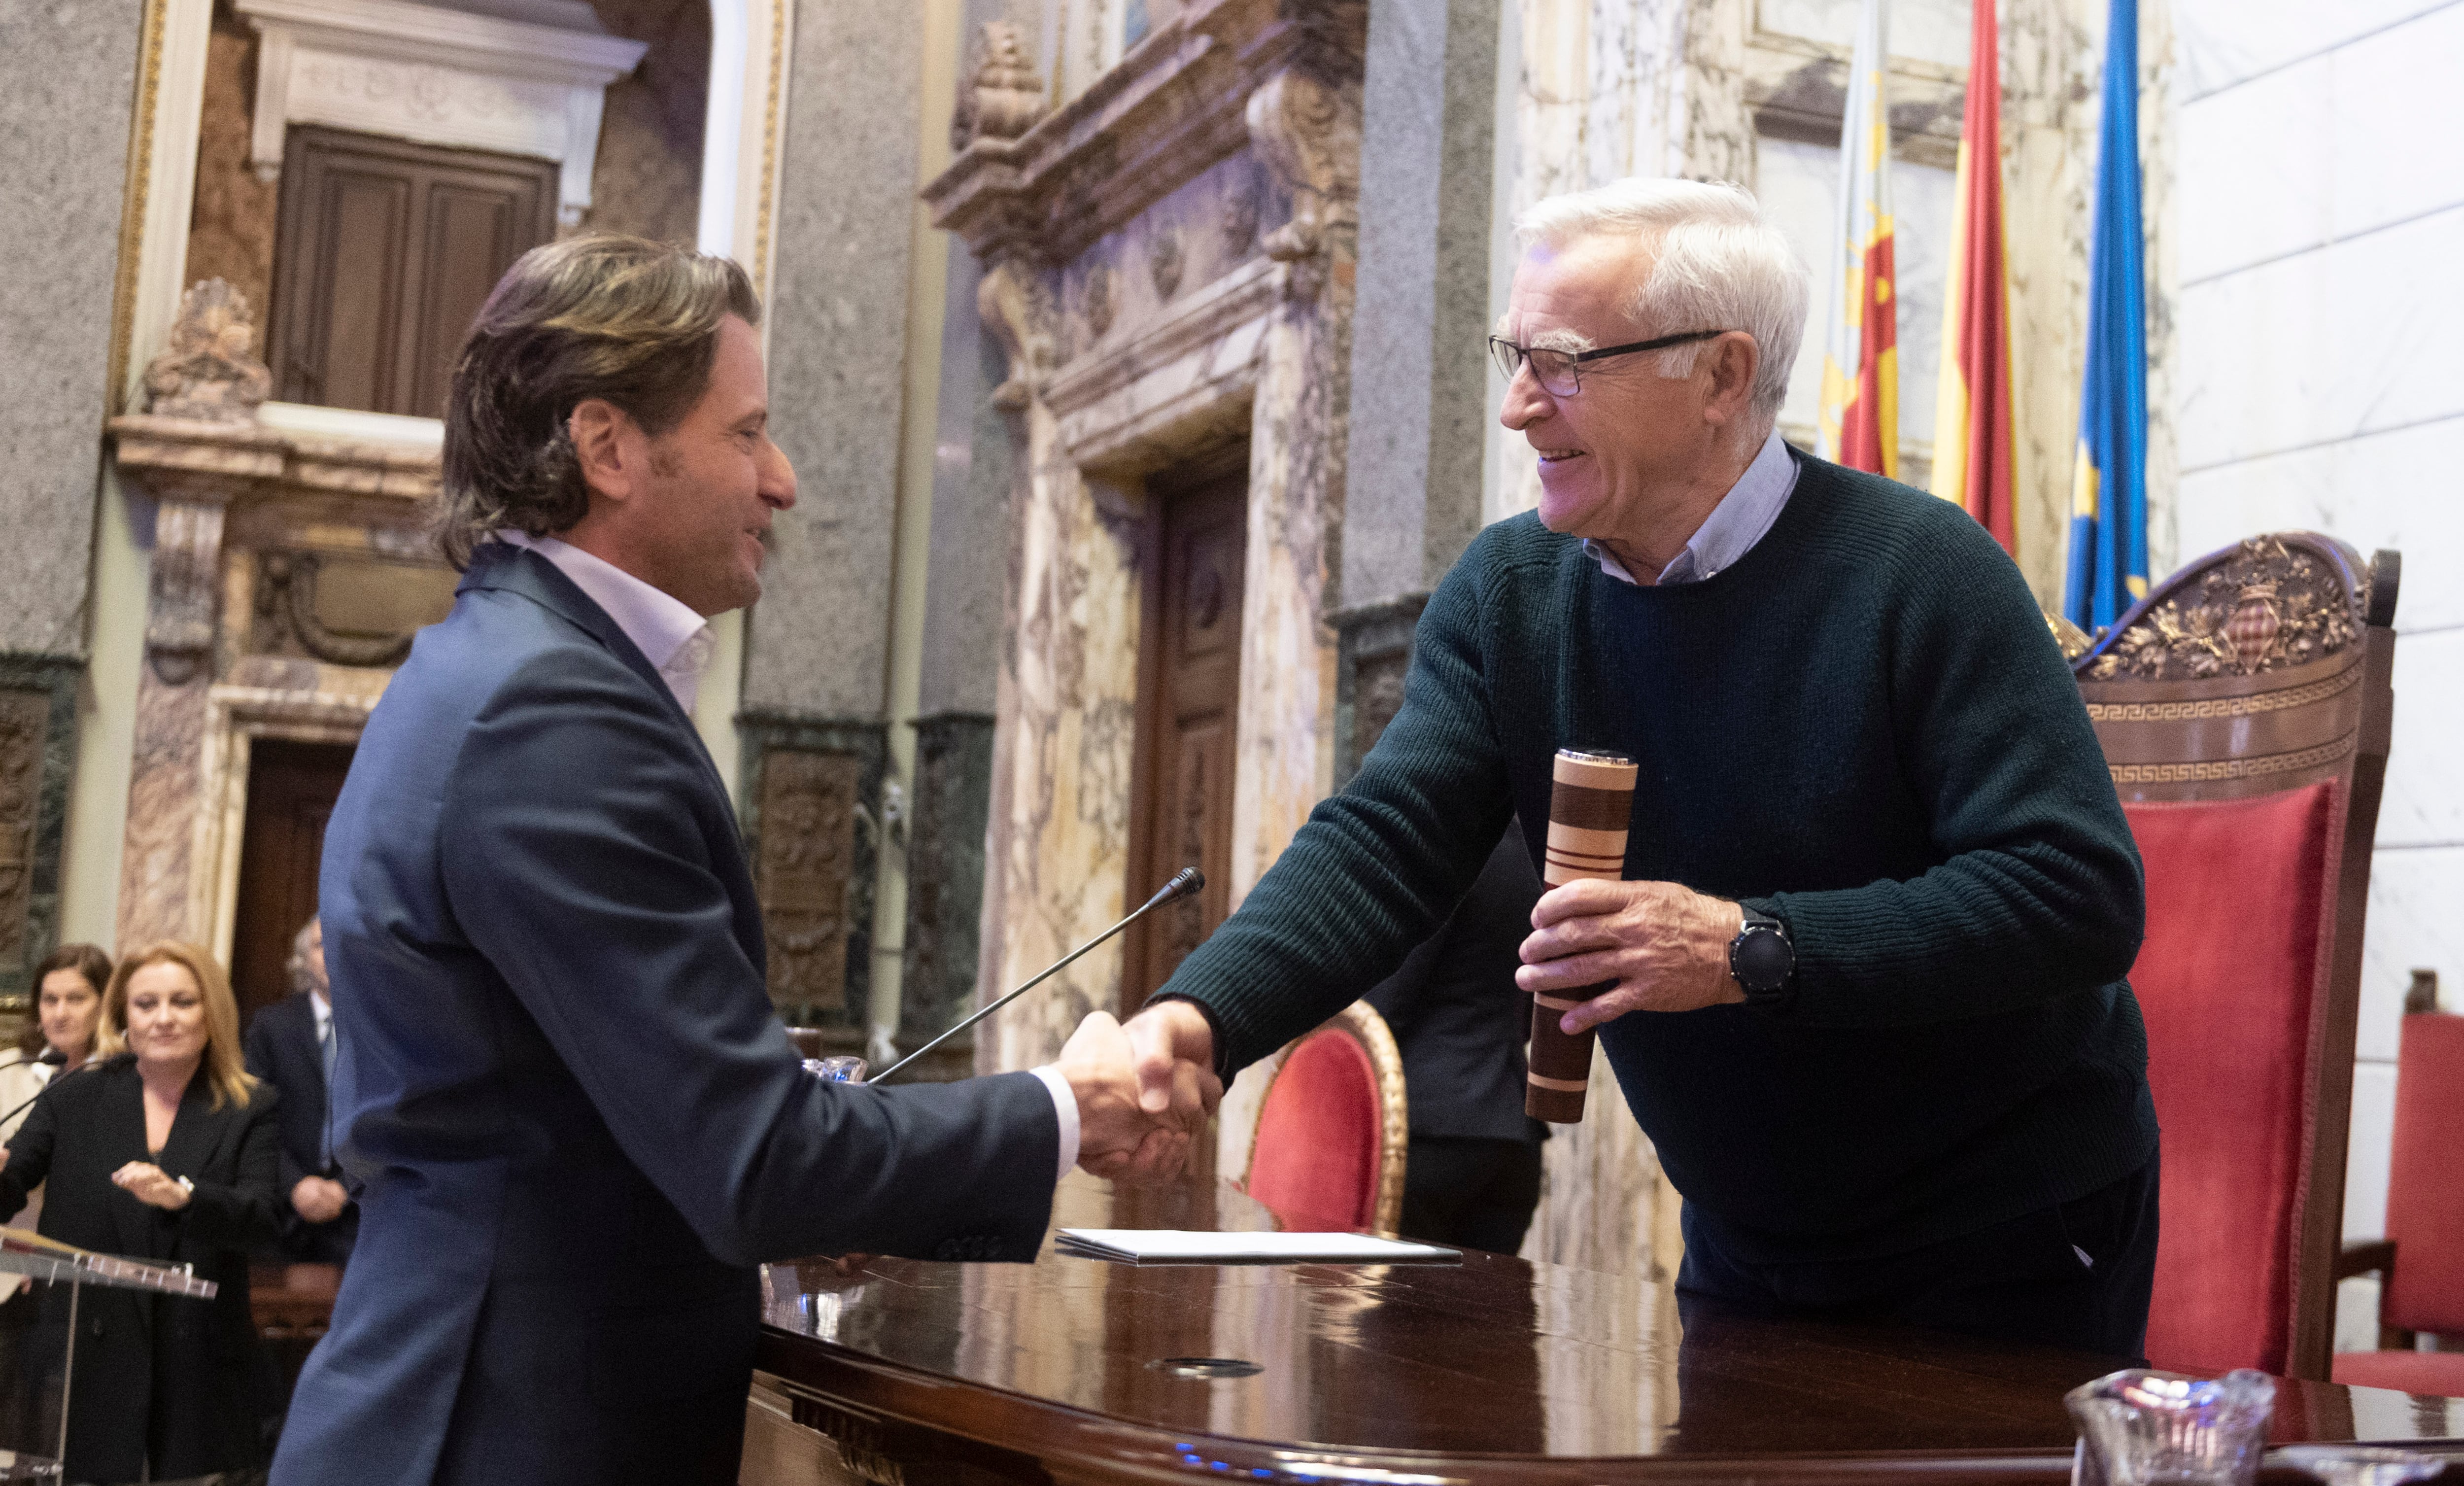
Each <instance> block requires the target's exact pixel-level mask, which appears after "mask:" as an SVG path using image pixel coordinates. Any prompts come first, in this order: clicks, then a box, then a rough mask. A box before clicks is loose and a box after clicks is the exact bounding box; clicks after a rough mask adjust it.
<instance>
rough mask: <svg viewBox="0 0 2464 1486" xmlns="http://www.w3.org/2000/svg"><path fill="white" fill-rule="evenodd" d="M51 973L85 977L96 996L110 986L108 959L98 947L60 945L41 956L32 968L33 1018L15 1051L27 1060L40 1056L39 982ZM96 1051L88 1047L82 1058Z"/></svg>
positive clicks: (40, 1002)
mask: <svg viewBox="0 0 2464 1486" xmlns="http://www.w3.org/2000/svg"><path fill="white" fill-rule="evenodd" d="M54 970H75V971H77V974H79V975H81V976H83V977H84V978H85V983H86V984H87V985H89V986H91V987H94V993H95V994H96V995H98V996H99V995H101V994H102V987H105V986H108V985H110V984H111V956H109V955H107V954H104V953H103V952H102V950H101V949H100V948H99V947H98V946H96V945H93V944H62V945H61V946H60V947H59V948H57V949H55V950H53V951H52V952H51V953H50V954H47V955H45V956H43V963H42V964H40V965H36V966H34V1017H33V1021H30V1022H28V1023H27V1024H26V1030H25V1031H23V1032H21V1033H19V1034H18V1037H17V1051H18V1052H19V1053H22V1054H25V1055H26V1056H28V1057H39V1056H41V1055H42V1052H43V1045H44V1044H43V980H44V977H46V976H48V975H50V974H51V973H52V972H53V971H54ZM96 1031H97V1033H98V1035H99V1032H100V1031H101V1024H100V1023H99V1022H98V1023H97V1024H96ZM96 1051H98V1049H94V1048H89V1049H88V1050H87V1052H86V1055H87V1056H89V1057H91V1056H93V1055H94V1054H95V1052H96Z"/></svg>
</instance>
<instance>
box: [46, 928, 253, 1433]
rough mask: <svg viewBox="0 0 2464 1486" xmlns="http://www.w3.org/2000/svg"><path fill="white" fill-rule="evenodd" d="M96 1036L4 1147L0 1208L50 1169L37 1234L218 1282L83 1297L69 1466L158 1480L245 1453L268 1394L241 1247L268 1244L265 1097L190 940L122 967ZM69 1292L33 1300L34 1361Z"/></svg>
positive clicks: (226, 999) (230, 1014)
mask: <svg viewBox="0 0 2464 1486" xmlns="http://www.w3.org/2000/svg"><path fill="white" fill-rule="evenodd" d="M101 1035H102V1048H103V1051H105V1052H107V1053H110V1054H113V1055H110V1056H106V1057H104V1058H102V1059H101V1060H100V1061H99V1062H96V1063H94V1064H91V1065H89V1067H88V1069H87V1070H84V1071H80V1072H78V1073H77V1074H74V1075H66V1076H61V1077H60V1078H58V1079H56V1080H55V1081H54V1082H53V1084H52V1085H51V1087H50V1088H48V1089H46V1090H45V1091H44V1093H43V1096H42V1098H39V1099H37V1100H35V1101H34V1107H33V1110H32V1111H31V1112H29V1113H28V1115H27V1117H26V1122H25V1124H24V1125H23V1126H22V1127H20V1128H19V1130H18V1131H17V1134H16V1138H15V1139H14V1140H12V1141H11V1142H9V1148H8V1149H9V1160H8V1164H7V1166H6V1167H5V1168H0V1218H5V1217H6V1216H8V1215H9V1214H11V1213H13V1212H15V1211H16V1210H17V1209H19V1208H20V1207H22V1206H23V1205H24V1204H25V1200H26V1193H27V1192H28V1191H29V1190H31V1189H32V1188H33V1187H34V1186H35V1184H37V1183H39V1182H42V1181H43V1180H44V1179H45V1178H46V1177H49V1178H50V1179H51V1185H50V1186H49V1187H46V1188H45V1200H44V1203H43V1214H42V1219H41V1227H40V1231H41V1232H42V1233H43V1234H44V1236H46V1237H49V1238H56V1239H59V1240H61V1241H62V1242H64V1243H71V1244H75V1245H77V1247H79V1248H81V1249H93V1250H99V1251H101V1252H103V1253H118V1254H127V1255H130V1256H133V1257H137V1258H147V1259H161V1260H167V1261H169V1262H171V1263H174V1264H189V1265H193V1266H194V1267H195V1270H196V1274H197V1276H198V1277H199V1278H201V1279H210V1280H213V1281H214V1282H215V1283H216V1284H218V1285H219V1286H221V1291H220V1293H219V1294H218V1295H216V1296H215V1297H214V1298H213V1299H211V1300H197V1299H191V1298H188V1297H176V1296H155V1295H148V1294H144V1293H142V1292H138V1291H130V1290H112V1289H102V1288H98V1287H87V1288H86V1289H85V1290H84V1291H83V1294H82V1296H81V1297H80V1299H79V1301H78V1306H77V1361H76V1373H75V1377H74V1383H73V1386H72V1387H71V1390H70V1403H69V1409H70V1416H69V1431H68V1459H67V1460H66V1461H65V1462H64V1464H65V1465H66V1466H67V1468H68V1469H67V1475H68V1477H69V1479H71V1480H78V1481H134V1480H140V1479H145V1478H151V1479H154V1480H164V1479H168V1478H174V1477H179V1476H189V1475H206V1474H208V1473H210V1472H215V1471H228V1470H234V1469H238V1468H242V1467H246V1466H251V1465H254V1464H257V1463H259V1462H261V1461H263V1460H264V1459H265V1458H266V1457H267V1455H268V1454H269V1453H270V1450H269V1446H270V1443H271V1442H270V1440H269V1439H268V1438H267V1432H268V1426H269V1423H270V1419H271V1415H272V1413H273V1411H274V1408H275V1403H276V1401H275V1399H274V1398H273V1397H272V1396H271V1393H270V1389H269V1386H268V1385H269V1382H270V1381H271V1369H270V1367H269V1365H268V1364H267V1361H266V1359H265V1357H264V1354H263V1353H262V1351H261V1350H260V1349H259V1347H258V1345H257V1341H256V1329H255V1326H254V1325H253V1323H252V1321H251V1320H250V1319H249V1306H248V1251H249V1250H250V1249H251V1248H252V1247H253V1246H255V1245H258V1244H261V1243H266V1242H270V1241H272V1240H273V1238H274V1237H275V1223H276V1216H277V1214H278V1212H279V1210H280V1201H281V1199H280V1194H279V1192H278V1191H277V1189H276V1188H277V1184H278V1180H279V1179H278V1177H277V1175H276V1161H277V1152H276V1145H277V1139H276V1134H275V1122H274V1102H275V1091H274V1089H273V1088H272V1086H270V1085H265V1084H260V1083H258V1082H257V1081H256V1080H255V1079H254V1078H252V1077H251V1076H249V1075H248V1072H247V1070H246V1069H245V1068H243V1067H242V1066H241V1063H240V1044H239V1009H238V1008H237V1006H236V1005H234V1004H233V1002H232V1000H231V984H230V982H229V981H227V980H226V979H224V977H223V972H222V967H221V966H220V965H216V964H215V963H214V961H213V957H212V956H210V955H209V954H208V953H206V951H204V950H202V949H199V948H197V947H196V946H195V945H193V944H176V943H166V944H157V945H155V946H153V947H152V948H149V949H146V950H144V951H143V952H142V953H139V954H135V955H131V956H130V957H128V958H127V959H126V960H124V961H122V962H121V965H120V967H119V969H118V970H117V971H115V972H114V973H113V975H112V977H111V986H110V988H109V989H108V990H106V991H105V992H104V995H103V1011H102V1034H101ZM123 1047H124V1049H125V1051H121V1049H122V1048H123ZM68 1299H69V1296H68V1291H67V1290H66V1289H65V1288H63V1287H60V1286H52V1287H49V1288H48V1289H47V1290H46V1291H45V1292H44V1294H43V1296H42V1300H43V1319H42V1321H41V1323H40V1324H39V1326H38V1327H37V1331H38V1334H39V1333H48V1335H49V1337H50V1338H51V1339H52V1340H51V1342H50V1344H51V1346H52V1347H53V1348H55V1350H53V1351H51V1352H50V1353H49V1354H48V1355H51V1356H57V1355H58V1352H57V1350H56V1348H57V1347H58V1346H59V1344H60V1342H62V1341H64V1340H65V1337H64V1333H65V1329H66V1326H67V1320H68ZM34 1355H37V1356H41V1355H46V1354H44V1353H42V1352H37V1353H35V1354H34Z"/></svg>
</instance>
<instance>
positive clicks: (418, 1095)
mask: <svg viewBox="0 0 2464 1486" xmlns="http://www.w3.org/2000/svg"><path fill="white" fill-rule="evenodd" d="M759 314H760V306H759V301H758V300H757V299H756V298H755V297H754V294H753V290H752V287H751V285H750V284H749V283H748V281H747V280H746V278H745V277H744V274H743V271H742V270H740V269H738V268H737V266H736V265H735V264H733V263H731V262H728V261H726V260H725V259H720V258H710V257H704V256H701V255H696V254H693V253H691V252H688V251H685V250H682V249H676V248H671V247H665V246H661V245H657V244H652V243H648V242H642V241H639V240H636V239H630V238H611V237H596V238H592V237H584V238H577V239H571V240H567V241H565V242H561V243H555V244H550V245H548V246H546V247H542V248H539V249H536V250H534V251H532V252H531V253H529V254H526V255H523V257H522V258H521V259H520V260H519V261H517V263H516V264H515V265H514V267H513V268H512V269H511V270H509V271H508V272H507V274H506V276H505V277H504V279H503V280H502V281H500V282H499V283H498V284H497V286H496V288H495V292H494V293H493V294H492V295H491V296H490V297H489V299H488V302H487V303H486V305H485V306H484V307H483V308H482V309H481V311H480V313H479V317H478V320H477V322H476V323H475V325H474V326H473V330H472V333H471V339H470V340H469V342H468V343H467V344H465V346H464V348H463V351H462V354H461V358H460V361H459V363H458V364H457V366H456V367H455V370H454V374H453V384H452V390H451V397H450V399H449V404H448V409H447V415H446V433H445V460H444V482H443V484H444V494H443V507H444V508H443V511H442V516H441V521H440V531H441V534H442V541H443V544H444V547H445V550H446V552H447V554H448V555H449V556H450V557H451V558H452V559H453V560H454V561H456V562H457V563H458V564H461V565H464V566H465V576H464V578H463V581H462V585H461V589H460V594H459V597H458V598H457V599H456V601H455V604H454V608H453V611H452V612H451V615H449V616H448V617H447V618H446V619H445V621H444V622H443V623H441V624H439V625H436V626H434V627H433V628H430V629H429V630H427V631H425V632H422V633H421V634H420V636H419V638H418V641H417V643H416V644H415V645H414V646H413V648H412V651H411V654H410V658H409V659H408V660H407V662H405V664H404V665H403V667H402V669H401V671H400V672H399V673H397V674H396V675H395V676H394V677H393V680H392V682H391V684H390V685H389V686H388V687H387V689H386V692H385V698H384V700H383V702H382V703H381V704H380V705H379V706H378V707H377V709H376V711H375V713H374V714H373V715H372V716H371V717H370V719H369V721H368V725H367V728H366V731H365V733H364V735H363V738H362V740H361V743H360V746H359V751H358V754H357V756H356V758H355V759H354V761H353V763H352V766H351V773H350V778H349V780H348V782H347V783H346V784H345V785H344V787H343V789H342V794H341V800H340V802H339V803H338V804H337V805H336V807H335V810H334V814H333V818H332V822H331V825H330V827H329V828H328V832H327V835H326V842H325V857H324V866H323V872H322V876H321V878H320V881H319V895H320V900H321V904H322V906H321V914H322V917H323V920H324V925H325V951H326V955H327V957H328V960H329V963H330V965H331V966H332V971H333V978H334V982H335V985H336V987H337V989H338V991H339V994H338V995H337V997H336V1000H335V1014H336V1018H337V1026H336V1030H337V1031H338V1032H339V1034H340V1038H341V1055H340V1057H339V1059H338V1061H337V1064H336V1068H335V1076H334V1105H335V1111H336V1121H335V1129H336V1143H337V1145H338V1147H339V1148H340V1149H341V1154H342V1161H343V1164H344V1165H345V1167H346V1168H347V1169H348V1170H349V1171H350V1172H351V1174H352V1175H353V1177H355V1178H356V1179H357V1180H358V1182H359V1183H360V1184H361V1187H360V1204H361V1225H360V1238H359V1247H358V1250H357V1252H356V1253H355V1254H354V1255H353V1259H352V1263H351V1266H350V1268H349V1270H348V1271H346V1272H345V1274H344V1275H343V1279H342V1288H341V1296H340V1297H339V1298H338V1299H337V1301H336V1304H335V1309H334V1321H333V1328H332V1331H331V1332H330V1334H329V1335H328V1336H327V1337H326V1338H325V1340H324V1341H323V1342H321V1343H320V1344H319V1346H318V1348H317V1351H316V1353H315V1355H314V1356H313V1357H312V1358H311V1359H310V1360H309V1363H308V1365H307V1367H306V1369H305V1370H304V1371H303V1372H302V1374H301V1376H300V1379H299V1385H298V1388H297V1392H296V1393H295V1395H294V1397H293V1402H292V1407H291V1413H290V1417H289V1421H288V1423H287V1425H286V1429H285V1433H284V1438H283V1441H282V1447H281V1450H280V1453H278V1455H277V1457H276V1459H275V1467H274V1479H275V1482H276V1483H278V1486H312V1483H322V1482H345V1481H347V1482H351V1483H353V1486H363V1483H366V1486H375V1483H413V1482H419V1483H425V1482H429V1481H440V1482H452V1483H464V1482H505V1483H508V1486H511V1483H522V1486H556V1483H564V1482H571V1483H575V1486H582V1483H585V1482H586V1483H591V1486H603V1483H620V1482H632V1481H643V1482H649V1481H659V1482H709V1483H713V1486H717V1483H731V1486H732V1483H733V1482H734V1481H735V1480H736V1473H737V1454H738V1451H739V1449H740V1446H741V1442H742V1431H743V1421H744V1399H745V1393H746V1389H747V1386H748V1383H749V1380H750V1372H751V1365H752V1354H753V1342H754V1335H755V1330H756V1326H757V1322H758V1318H759V1278H758V1271H757V1270H756V1268H755V1266H756V1265H757V1264H758V1263H759V1262H760V1261H763V1260H770V1259H780V1258H785V1257H788V1256H791V1255H797V1254H810V1253H847V1252H849V1251H865V1252H869V1253H896V1254H904V1255H910V1256H914V1257H920V1258H927V1259H942V1260H957V1259H970V1260H988V1259H996V1260H1017V1261H1025V1260H1031V1259H1032V1258H1033V1257H1034V1256H1035V1254H1036V1252H1037V1250H1038V1248H1039V1247H1040V1245H1041V1242H1042V1239H1043V1235H1044V1231H1045V1223H1046V1221H1047V1219H1048V1216H1049V1213H1050V1209H1051V1202H1052V1187H1053V1184H1054V1182H1055V1181H1056V1180H1057V1179H1058V1177H1059V1176H1060V1175H1061V1174H1062V1173H1063V1172H1064V1171H1066V1170H1067V1167H1068V1165H1069V1164H1070V1162H1071V1161H1072V1160H1073V1159H1075V1160H1077V1161H1078V1162H1079V1163H1080V1164H1084V1165H1086V1166H1087V1167H1088V1168H1089V1170H1092V1171H1094V1172H1096V1173H1097V1174H1098V1175H1111V1174H1114V1173H1116V1172H1119V1171H1123V1170H1125V1169H1130V1168H1132V1167H1133V1165H1134V1166H1136V1167H1139V1168H1150V1167H1160V1166H1170V1165H1175V1164H1177V1162H1178V1159H1179V1157H1180V1156H1181V1155H1182V1154H1183V1153H1184V1152H1185V1149H1186V1146H1187V1144H1188V1142H1189V1141H1190V1137H1191V1134H1192V1130H1193V1127H1194V1126H1193V1124H1192V1123H1182V1124H1178V1125H1168V1124H1165V1123H1161V1122H1158V1120H1156V1118H1155V1117H1154V1116H1150V1115H1148V1114H1145V1113H1143V1112H1141V1111H1140V1109H1139V1107H1138V1091H1137V1086H1136V1080H1135V1078H1134V1076H1133V1075H1132V1073H1131V1068H1130V1059H1129V1045H1128V1041H1127V1038H1126V1037H1125V1036H1124V1035H1123V1034H1122V1032H1121V1031H1120V1029H1119V1027H1118V1026H1117V1025H1116V1024H1114V1023H1113V1022H1112V1020H1111V1017H1110V1016H1107V1015H1104V1014H1101V1013H1098V1014H1096V1015H1094V1016H1090V1017H1089V1018H1088V1019H1087V1022H1086V1023H1085V1024H1084V1025H1083V1026H1081V1027H1080V1029H1079V1031H1078V1032H1077V1033H1076V1035H1074V1036H1073V1037H1071V1039H1070V1040H1069V1043H1068V1045H1067V1047H1065V1048H1064V1049H1063V1050H1062V1054H1061V1058H1060V1061H1059V1062H1058V1064H1056V1065H1054V1066H1051V1067H1047V1068H1043V1069H1037V1070H1035V1071H1033V1072H1030V1073H1017V1074H1005V1075H1001V1076H995V1077H989V1078H977V1079H971V1080H968V1081H965V1082H961V1083H955V1084H943V1085H922V1086H905V1085H900V1086H893V1087H888V1088H878V1089H876V1088H869V1087H862V1086H849V1085H845V1084H835V1083H825V1082H823V1081H822V1080H820V1079H817V1078H814V1077H812V1076H809V1075H807V1074H805V1073H804V1072H803V1067H802V1065H801V1063H800V1060H799V1059H798V1057H797V1054H796V1053H795V1050H794V1049H793V1048H792V1047H791V1046H790V1045H789V1043H788V1041H787V1035H786V1031H785V1030H784V1029H783V1028H782V1027H781V1025H780V1023H779V1019H778V1017H777V1015H776V1014H775V1013H774V1012H773V1010H772V1008H771V1004H770V1001H769V998H768V996H767V994H766V993H765V991H764V988H763V987H764V979H763V974H764V972H763V966H764V950H763V945H762V937H761V908H760V904H759V901H758V900H757V899H756V898H755V896H754V890H753V883H752V881H751V878H750V877H749V876H748V875H747V873H746V870H745V864H744V858H743V854H742V850H741V847H740V845H739V842H738V840H737V827H736V817H735V814H734V811H733V810H732V809H731V808H730V805H729V800H728V794H727V790H726V788H725V787H724V786H723V784H722V783H721V781H720V779H719V776H718V773H717V771H716V769H715V767H714V766H713V765H712V763H711V760H710V757H709V755H708V754H707V753H706V752H705V751H704V750H703V747H702V744H701V742H700V739H699V737H698V736H697V735H696V734H695V732H694V731H693V720H692V715H691V714H692V707H693V698H694V694H695V689H696V687H697V686H698V684H699V679H700V672H701V669H702V667H703V666H704V664H705V663H706V662H707V660H708V657H709V653H710V632H709V630H708V628H707V626H706V624H705V621H706V620H707V619H708V618H709V617H710V616H713V615H715V614H719V613H723V612H725V611H727V610H732V609H737V608H741V607H743V606H744V605H747V604H750V603H752V602H753V600H754V599H755V598H756V597H758V596H759V593H760V591H761V580H760V572H761V565H762V559H763V555H764V549H765V547H766V545H767V534H768V531H769V526H770V521H771V518H772V516H773V514H774V513H776V512H778V511H781V510H785V509H786V508H788V507H789V506H790V505H792V504H793V503H794V502H795V499H796V479H795V475H794V473H793V472H792V471H791V470H790V469H789V468H788V464H787V460H786V458H785V456H784V455H781V453H780V451H779V448H778V446H777V445H776V444H774V443H772V442H771V440H770V437H769V434H768V432H767V424H766V417H767V399H768V392H767V386H766V382H765V380H764V377H763V372H762V365H761V354H760V343H759V336H758V334H757V333H756V331H755V329H754V326H755V324H756V323H757V322H758V321H759ZM842 349H843V352H844V354H847V355H848V356H850V357H861V356H863V355H864V354H866V349H867V348H865V347H862V346H848V347H844V348H842ZM1167 1118H1169V1117H1167Z"/></svg>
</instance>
